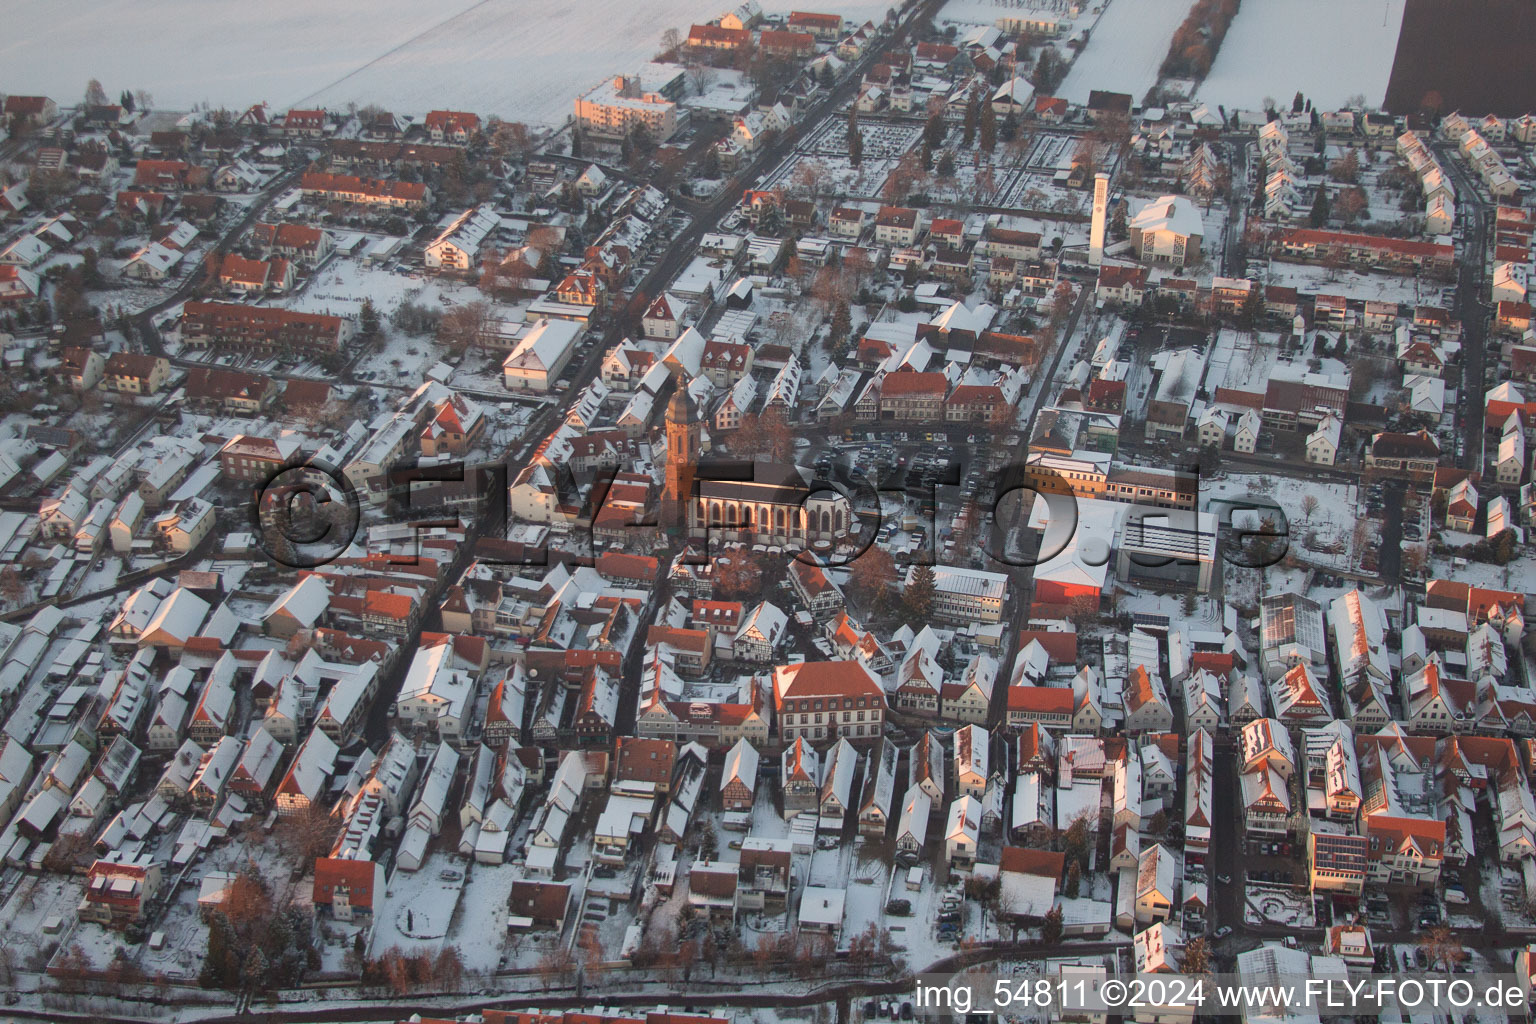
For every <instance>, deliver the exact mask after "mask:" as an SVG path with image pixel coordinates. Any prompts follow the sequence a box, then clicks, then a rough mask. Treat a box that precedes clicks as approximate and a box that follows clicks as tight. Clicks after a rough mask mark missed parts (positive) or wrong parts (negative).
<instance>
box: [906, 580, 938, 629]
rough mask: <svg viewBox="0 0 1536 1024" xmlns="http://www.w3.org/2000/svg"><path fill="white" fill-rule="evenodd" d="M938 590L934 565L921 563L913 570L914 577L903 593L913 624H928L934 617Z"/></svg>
mask: <svg viewBox="0 0 1536 1024" xmlns="http://www.w3.org/2000/svg"><path fill="white" fill-rule="evenodd" d="M937 591H938V582H937V580H935V578H934V575H933V566H931V565H919V566H917V567H916V568H915V569H913V570H912V579H911V581H910V582H909V583H908V584H907V587H906V590H905V592H904V593H903V594H902V597H901V600H902V604H903V605H904V606H905V607H906V612H907V620H908V621H909V622H911V623H912V624H913V626H916V627H921V626H924V625H927V624H928V622H929V621H930V620H931V619H932V617H933V598H934V594H935V593H936V592H937Z"/></svg>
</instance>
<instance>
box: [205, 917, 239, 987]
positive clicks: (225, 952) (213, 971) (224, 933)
mask: <svg viewBox="0 0 1536 1024" xmlns="http://www.w3.org/2000/svg"><path fill="white" fill-rule="evenodd" d="M234 940H235V933H234V929H233V928H231V927H230V926H229V918H228V917H225V916H224V914H223V913H222V912H220V911H214V912H213V914H212V916H210V917H209V919H208V950H207V952H206V953H205V954H204V955H203V969H202V970H201V971H200V972H199V973H198V976H197V981H198V984H200V985H202V986H203V987H204V988H223V987H225V986H226V985H228V984H229V983H230V981H232V980H233V979H232V978H230V977H228V975H227V971H228V965H229V961H230V958H231V957H232V956H234V955H235V950H234Z"/></svg>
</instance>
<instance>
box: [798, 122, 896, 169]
mask: <svg viewBox="0 0 1536 1024" xmlns="http://www.w3.org/2000/svg"><path fill="white" fill-rule="evenodd" d="M859 132H860V134H862V135H863V136H864V159H865V160H869V159H871V158H873V159H876V160H882V159H886V158H899V157H901V156H903V155H904V154H906V153H908V152H910V151H911V150H912V149H913V148H914V147H915V146H916V145H917V141H918V139H920V138H922V135H923V129H922V126H921V125H912V124H890V123H886V122H882V121H860V122H859ZM801 148H802V150H803V151H804V152H806V153H810V154H814V155H816V156H847V155H848V122H847V121H845V120H843V119H842V118H830V119H828V120H827V121H825V122H823V125H822V128H821V129H820V130H819V131H817V132H816V134H815V135H814V136H812V137H811V138H810V139H809V140H808V141H807V142H806V143H805V145H804V146H803V147H801Z"/></svg>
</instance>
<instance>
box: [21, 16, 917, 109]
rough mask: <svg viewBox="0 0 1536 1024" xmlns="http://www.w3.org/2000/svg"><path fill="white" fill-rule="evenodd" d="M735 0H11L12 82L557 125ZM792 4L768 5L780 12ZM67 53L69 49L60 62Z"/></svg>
mask: <svg viewBox="0 0 1536 1024" xmlns="http://www.w3.org/2000/svg"><path fill="white" fill-rule="evenodd" d="M728 6H729V5H725V6H724V7H723V6H721V5H719V4H711V3H709V2H708V0H650V2H647V3H644V4H637V3H633V2H631V0H586V2H584V3H581V4H575V5H572V4H568V3H561V2H557V0H481V2H479V3H473V2H470V0H450V2H449V3H446V4H444V5H443V6H441V7H438V6H435V5H422V4H416V3H411V2H408V0H331V2H329V3H325V4H301V3H296V2H292V0H289V2H285V3H276V4H274V3H267V4H251V5H245V6H238V5H223V6H221V8H220V10H219V14H218V23H217V27H216V30H215V27H214V26H212V25H211V24H210V22H209V16H208V10H207V5H206V4H205V3H203V2H202V0H137V2H129V0H99V2H95V3H83V2H81V0H68V2H65V3H60V4H34V5H30V6H26V5H23V7H21V8H19V9H17V10H15V11H13V12H11V15H12V16H11V18H10V20H9V22H8V24H7V32H6V41H5V42H3V43H0V63H4V65H5V66H6V72H7V85H8V86H9V87H10V90H11V91H13V92H40V93H46V94H48V95H51V96H54V97H56V98H57V99H58V100H59V102H60V103H61V104H63V103H67V102H73V101H74V100H75V98H77V97H78V96H79V95H80V94H81V92H82V90H83V89H84V88H85V80H86V79H87V78H89V77H93V76H94V77H96V78H99V79H100V80H101V81H102V82H103V83H104V84H105V85H106V87H107V91H108V92H109V93H113V94H114V95H115V94H116V91H117V90H119V89H123V88H129V89H147V90H148V91H149V92H150V93H151V94H153V96H154V99H155V103H156V105H157V106H159V107H162V108H168V109H186V108H188V107H190V106H192V105H193V104H194V103H202V102H205V101H206V102H209V103H211V104H213V105H214V106H221V105H222V106H229V107H239V108H243V107H245V106H247V105H249V104H251V103H254V102H258V101H261V100H266V101H269V102H270V103H272V104H273V105H274V106H275V107H276V108H278V109H279V110H281V109H285V108H286V107H288V106H291V105H300V104H314V105H322V104H323V105H325V106H327V107H330V108H332V109H341V108H343V107H345V106H346V104H347V103H349V102H356V103H358V104H365V103H378V104H381V105H383V106H385V107H388V108H390V109H393V110H395V111H396V112H398V113H405V114H417V115H421V114H425V113H426V112H427V111H428V110H431V109H433V108H441V107H449V108H456V109H461V110H473V111H477V112H479V113H480V114H482V115H489V114H498V115H500V116H502V117H508V118H514V119H517V120H524V121H530V122H537V123H545V124H558V123H560V122H562V121H564V120H565V118H566V117H567V115H569V113H570V111H571V104H572V101H573V100H574V98H575V96H576V94H577V93H579V92H582V91H585V90H586V89H588V88H590V87H591V86H593V85H595V84H596V83H597V82H598V81H599V80H600V79H601V78H602V77H603V76H605V75H611V74H621V73H624V72H628V71H633V70H635V68H637V67H638V66H639V65H640V64H642V63H644V62H646V61H648V60H650V59H651V57H652V56H654V55H655V53H656V51H657V49H658V48H659V46H660V38H661V33H662V32H663V30H665V29H667V28H669V27H676V28H679V29H681V30H682V31H683V32H685V33H686V32H687V30H688V26H689V25H690V24H691V23H693V22H696V21H707V20H708V19H710V18H713V17H716V16H718V15H719V14H720V12H721V11H722V10H724V9H725V7H728ZM792 6H793V4H791V3H790V2H788V0H784V2H775V3H770V4H768V5H767V7H768V9H769V10H770V12H774V13H782V12H785V11H788V10H789V9H791V7H792ZM889 7H890V3H889V0H848V2H844V3H839V4H836V5H834V6H833V7H832V8H831V9H833V10H836V11H839V12H841V13H842V15H843V16H844V17H845V18H849V19H854V18H857V19H858V20H859V21H861V22H862V21H863V20H865V19H871V20H874V21H876V22H878V21H880V20H881V19H882V18H884V16H885V12H886V11H887V10H888V9H889ZM66 52H67V53H69V54H70V60H68V61H59V60H57V59H55V57H56V55H57V54H59V53H66ZM166 55H174V59H170V60H167V59H165V57H166ZM444 69H447V73H445V71H444Z"/></svg>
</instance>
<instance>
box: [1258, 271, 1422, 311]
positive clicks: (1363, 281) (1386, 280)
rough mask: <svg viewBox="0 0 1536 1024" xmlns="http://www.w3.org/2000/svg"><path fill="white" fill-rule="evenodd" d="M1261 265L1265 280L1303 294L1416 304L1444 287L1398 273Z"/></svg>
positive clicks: (1270, 283) (1269, 283) (1268, 283)
mask: <svg viewBox="0 0 1536 1024" xmlns="http://www.w3.org/2000/svg"><path fill="white" fill-rule="evenodd" d="M1262 269H1263V271H1264V283H1265V284H1267V285H1282V286H1285V287H1288V288H1295V289H1297V290H1298V291H1300V292H1302V293H1303V294H1305V295H1317V294H1323V295H1330V294H1331V295H1344V296H1347V297H1348V298H1352V299H1377V300H1380V301H1382V302H1397V303H1407V304H1409V305H1417V304H1419V303H1421V302H1435V301H1438V300H1440V299H1441V298H1442V295H1443V290H1444V286H1443V285H1441V284H1440V283H1438V282H1435V281H1419V280H1416V279H1415V278H1412V277H1404V276H1402V275H1399V274H1373V273H1370V272H1369V271H1360V270H1347V269H1342V268H1334V267H1320V266H1313V265H1311V264H1306V263H1287V262H1285V261H1283V260H1270V261H1268V263H1266V264H1264V265H1263V267H1262Z"/></svg>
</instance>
